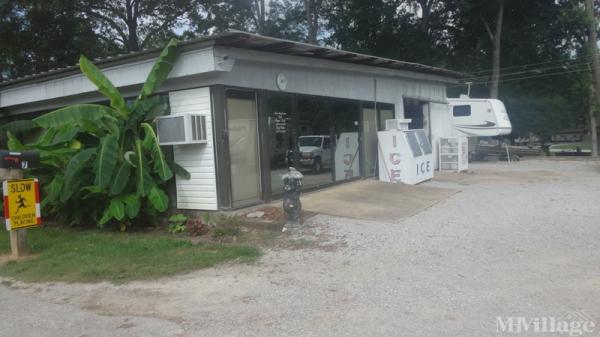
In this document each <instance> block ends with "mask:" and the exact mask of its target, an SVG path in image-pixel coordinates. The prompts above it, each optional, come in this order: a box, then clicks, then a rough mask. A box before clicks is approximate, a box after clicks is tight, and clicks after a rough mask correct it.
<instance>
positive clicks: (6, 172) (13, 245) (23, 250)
mask: <svg viewBox="0 0 600 337" xmlns="http://www.w3.org/2000/svg"><path fill="white" fill-rule="evenodd" d="M22 178H23V171H22V170H18V169H0V181H4V180H11V179H22ZM2 220H4V218H2ZM3 222H4V221H3ZM9 233H10V249H11V252H12V256H13V257H14V258H17V259H18V258H21V257H24V256H25V255H27V230H26V229H17V230H12V231H9Z"/></svg>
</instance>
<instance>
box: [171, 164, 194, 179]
mask: <svg viewBox="0 0 600 337" xmlns="http://www.w3.org/2000/svg"><path fill="white" fill-rule="evenodd" d="M169 166H171V170H172V171H173V172H175V174H176V175H177V176H179V177H181V178H183V179H188V180H189V179H191V178H192V175H191V174H190V173H189V172H188V170H186V169H184V168H183V167H181V166H180V165H179V164H177V163H175V162H173V161H170V162H169Z"/></svg>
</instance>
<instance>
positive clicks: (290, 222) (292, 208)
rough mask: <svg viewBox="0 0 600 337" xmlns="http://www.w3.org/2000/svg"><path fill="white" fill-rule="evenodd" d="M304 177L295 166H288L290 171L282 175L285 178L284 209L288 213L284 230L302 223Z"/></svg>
mask: <svg viewBox="0 0 600 337" xmlns="http://www.w3.org/2000/svg"><path fill="white" fill-rule="evenodd" d="M302 178H303V175H302V173H300V172H299V171H298V170H296V169H295V168H293V167H290V168H288V172H287V173H286V174H284V175H282V176H281V179H283V210H284V211H285V213H286V215H287V217H286V223H285V226H284V227H283V230H284V231H285V230H286V228H289V227H295V226H298V225H300V214H301V213H302V203H300V194H302Z"/></svg>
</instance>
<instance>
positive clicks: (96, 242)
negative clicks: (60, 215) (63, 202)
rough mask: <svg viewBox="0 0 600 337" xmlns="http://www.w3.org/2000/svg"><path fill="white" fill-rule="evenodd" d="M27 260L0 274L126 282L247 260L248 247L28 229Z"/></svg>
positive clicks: (5, 249) (253, 251)
mask: <svg viewBox="0 0 600 337" xmlns="http://www.w3.org/2000/svg"><path fill="white" fill-rule="evenodd" d="M27 239H28V244H29V248H30V251H31V253H32V254H37V256H36V257H34V258H31V259H26V260H22V261H19V262H14V261H11V262H8V263H7V264H6V265H4V266H0V275H2V276H10V277H14V278H17V279H20V280H24V281H29V282H48V281H64V282H98V281H111V282H116V283H120V282H126V281H131V280H139V279H153V278H158V277H161V276H168V275H173V274H176V273H181V272H186V271H191V270H195V269H200V268H205V267H211V266H214V265H215V264H217V263H219V262H223V261H228V260H237V261H240V262H251V261H254V260H256V259H257V258H258V257H259V256H260V250H259V249H257V248H254V247H250V246H242V245H225V244H193V243H191V242H189V241H185V240H177V239H175V238H171V237H168V236H162V235H155V234H126V233H108V232H99V231H91V230H90V231H71V230H64V229H53V228H36V229H30V230H28V233H27ZM9 252H10V243H9V236H8V232H4V233H3V234H0V254H8V253H9Z"/></svg>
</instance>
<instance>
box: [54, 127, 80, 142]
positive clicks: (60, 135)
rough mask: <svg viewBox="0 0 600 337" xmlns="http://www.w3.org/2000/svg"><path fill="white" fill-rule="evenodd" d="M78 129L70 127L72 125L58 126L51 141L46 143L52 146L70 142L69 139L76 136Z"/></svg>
mask: <svg viewBox="0 0 600 337" xmlns="http://www.w3.org/2000/svg"><path fill="white" fill-rule="evenodd" d="M79 131H80V130H79V128H77V127H72V126H63V127H60V128H59V129H58V130H57V132H56V134H55V135H54V137H53V138H52V141H51V142H50V143H48V144H47V145H48V146H53V145H56V144H61V143H65V142H71V140H73V138H75V136H77V133H79Z"/></svg>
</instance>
